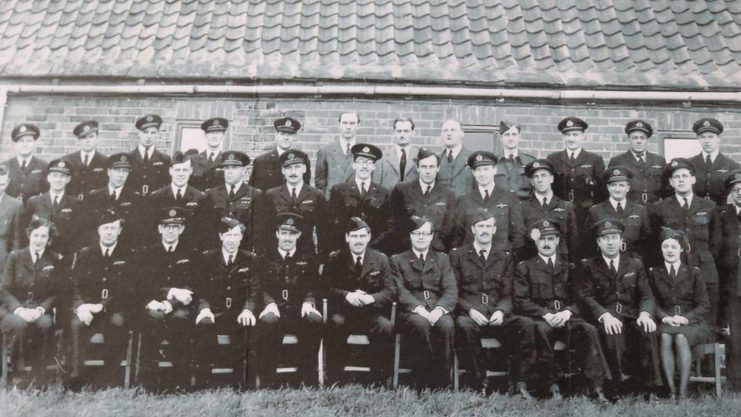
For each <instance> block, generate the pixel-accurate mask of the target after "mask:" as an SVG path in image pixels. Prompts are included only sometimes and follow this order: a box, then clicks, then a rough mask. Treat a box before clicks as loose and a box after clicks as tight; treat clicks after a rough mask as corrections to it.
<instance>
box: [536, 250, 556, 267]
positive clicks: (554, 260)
mask: <svg viewBox="0 0 741 417" xmlns="http://www.w3.org/2000/svg"><path fill="white" fill-rule="evenodd" d="M538 256H540V259H542V260H543V262H545V263H546V265H548V260H549V259H550V260H551V262H552V263H553V266H556V254H553V255H551V256H543V255H541V254H540V253H538Z"/></svg>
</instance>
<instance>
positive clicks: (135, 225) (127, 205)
mask: <svg viewBox="0 0 741 417" xmlns="http://www.w3.org/2000/svg"><path fill="white" fill-rule="evenodd" d="M143 203H144V199H143V198H142V196H141V194H139V193H138V192H136V191H134V190H133V189H132V188H131V187H129V186H128V182H127V183H126V185H124V187H123V188H122V191H121V194H120V195H118V196H117V198H116V201H113V200H112V199H111V196H110V194H108V186H106V187H104V188H99V189H97V190H93V191H92V192H91V193H90V194H89V195H88V196H87V197H85V201H84V202H83V206H82V208H83V213H84V214H83V217H84V218H85V219H97V218H98V217H99V216H100V213H101V212H103V211H104V210H108V209H113V210H114V211H116V213H118V214H119V215H120V216H121V217H122V218H123V220H124V225H123V227H124V231H123V234H122V238H121V239H129V236H130V237H131V238H132V239H133V238H134V237H137V236H146V234H145V233H146V232H145V231H144V230H143V228H144V227H145V226H146V224H147V223H146V214H147V213H146V212H143V211H142V210H144V204H143ZM93 223H94V222H86V226H87V227H85V229H87V230H86V233H85V238H84V241H83V246H87V245H89V244H92V243H95V242H96V241H97V236H98V232H97V227H96V226H95V225H94V224H93ZM123 236H125V238H124V237H123Z"/></svg>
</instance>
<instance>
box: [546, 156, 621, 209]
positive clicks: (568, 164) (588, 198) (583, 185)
mask: <svg viewBox="0 0 741 417" xmlns="http://www.w3.org/2000/svg"><path fill="white" fill-rule="evenodd" d="M548 160H549V161H551V162H552V163H553V168H555V170H556V172H555V173H554V177H555V178H554V182H553V192H554V193H556V195H557V196H558V197H559V198H561V199H563V200H566V201H569V202H571V203H573V204H574V212H575V213H576V218H578V219H583V218H584V216H585V215H586V214H587V211H588V210H589V208H590V207H592V206H593V205H595V204H597V203H600V202H602V201H603V200H604V199H605V198H606V197H607V196H606V189H605V185H604V184H603V183H602V172H604V170H605V162H604V161H603V160H602V157H601V156H599V155H597V154H596V153H593V152H589V151H586V150H584V149H582V150H581V152H579V156H578V157H576V160H575V161H574V162H572V161H571V159H570V158H569V152H567V151H566V150H563V151H559V152H554V153H552V154H550V155H548Z"/></svg>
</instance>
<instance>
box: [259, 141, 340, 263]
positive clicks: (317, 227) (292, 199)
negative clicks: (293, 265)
mask: <svg viewBox="0 0 741 417" xmlns="http://www.w3.org/2000/svg"><path fill="white" fill-rule="evenodd" d="M307 159H308V156H307V155H306V154H305V153H304V152H302V151H298V150H293V151H287V152H284V153H283V154H281V156H280V163H281V166H283V169H282V172H283V176H284V177H285V178H286V181H285V183H284V184H283V185H281V186H279V187H275V188H271V189H270V190H268V191H266V192H265V204H266V210H265V217H261V219H265V220H264V222H265V223H268V224H270V226H269V227H270V229H275V221H276V216H277V215H278V214H279V213H286V212H290V213H296V214H299V215H300V216H302V221H301V227H299V230H300V231H301V237H300V238H299V240H298V248H299V251H301V252H306V253H308V254H311V255H316V254H317V253H318V254H319V256H320V258H323V257H324V256H325V255H326V253H327V252H326V248H325V246H326V245H327V244H328V242H326V241H325V239H326V237H325V236H326V233H327V230H326V227H325V225H326V224H328V219H327V218H328V215H329V213H327V208H326V207H327V203H326V200H325V199H324V194H323V193H322V192H321V191H320V190H318V189H316V188H314V187H311V186H310V185H309V184H308V183H306V182H304V173H306V170H307V168H308V166H307V165H306V161H307ZM314 233H316V240H315V239H314ZM271 242H273V243H275V241H274V240H271ZM272 246H274V245H273V244H269V245H268V247H272Z"/></svg>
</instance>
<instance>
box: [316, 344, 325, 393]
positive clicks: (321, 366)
mask: <svg viewBox="0 0 741 417" xmlns="http://www.w3.org/2000/svg"><path fill="white" fill-rule="evenodd" d="M318 354H319V358H318V359H317V374H318V375H317V379H318V380H319V388H324V359H325V355H326V354H325V352H324V338H322V340H321V341H320V342H319V353H318Z"/></svg>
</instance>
